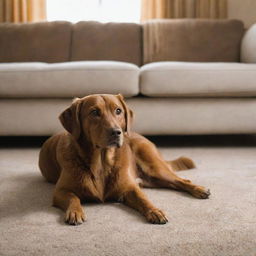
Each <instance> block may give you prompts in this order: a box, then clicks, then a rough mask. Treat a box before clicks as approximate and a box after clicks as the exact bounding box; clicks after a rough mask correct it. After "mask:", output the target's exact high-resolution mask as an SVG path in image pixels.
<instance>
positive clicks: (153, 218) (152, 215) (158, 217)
mask: <svg viewBox="0 0 256 256" xmlns="http://www.w3.org/2000/svg"><path fill="white" fill-rule="evenodd" d="M145 216H146V219H147V221H148V222H150V223H152V224H165V223H166V222H168V219H167V217H166V216H165V214H164V213H163V212H162V211H161V210H159V209H151V210H149V211H148V212H147V213H146V214H145Z"/></svg>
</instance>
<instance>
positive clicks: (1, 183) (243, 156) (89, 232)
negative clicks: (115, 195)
mask: <svg viewBox="0 0 256 256" xmlns="http://www.w3.org/2000/svg"><path fill="white" fill-rule="evenodd" d="M167 144H168V143H165V144H164V145H162V147H161V148H160V150H161V152H162V153H163V155H164V156H165V158H167V159H170V158H175V157H178V156H180V155H186V156H190V157H192V158H193V159H194V160H195V162H196V163H197V166H198V168H197V169H194V170H190V171H183V172H180V173H179V175H181V176H182V177H186V178H188V179H191V180H192V181H193V182H194V183H196V184H200V185H204V186H206V187H208V188H210V189H211V193H212V195H211V197H210V199H208V200H199V199H195V198H192V197H191V196H190V195H187V194H185V193H181V192H176V191H171V190H166V189H145V192H146V194H147V195H148V197H149V198H150V199H151V201H152V202H153V203H154V204H155V205H156V206H157V207H159V208H161V209H163V210H164V211H165V212H166V213H167V215H168V217H169V222H168V223H167V224H166V225H152V224H148V223H146V221H145V220H144V218H143V217H142V216H140V215H139V214H138V213H137V212H136V211H134V210H132V209H129V208H127V207H125V206H123V205H120V204H118V203H106V204H85V205H84V208H85V211H86V213H87V217H88V220H87V222H85V223H84V224H83V225H80V226H68V225H66V224H64V222H63V216H64V215H63V212H62V211H60V210H59V209H57V208H54V207H51V199H52V192H53V185H51V184H48V183H46V182H45V181H44V180H43V178H42V177H41V175H40V172H39V169H38V166H37V161H38V152H39V148H22V147H20V148H13V147H12V148H1V149H0V255H1V256H4V255H8V256H9V255H19V256H23V255H24V256H25V255H26V256H28V255H37V256H41V255H47V256H49V255H55V256H62V255H63V256H64V255H67V256H73V255H74V256H79V255H88V256H94V255H97V256H103V255H104V256H112V255H113V256H119V255H120V256H121V255H127V256H128V255H129V256H130V255H140V256H143V255H147V256H151V255H161V256H165V255H172V256H174V255H179V256H180V255H184V256H189V255H193V256H194V255H218V256H221V255H223V256H224V255H225V256H228V255H232V256H234V255H241V256H242V255H243V256H245V255H246V256H255V255H256V150H255V147H254V146H232V145H231V146H225V147H223V146H216V145H215V146H211V147H207V146H205V145H204V146H200V145H197V146H196V147H194V146H182V147H180V146H175V147H169V146H168V145H167Z"/></svg>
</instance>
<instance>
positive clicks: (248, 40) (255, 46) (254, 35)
mask: <svg viewBox="0 0 256 256" xmlns="http://www.w3.org/2000/svg"><path fill="white" fill-rule="evenodd" d="M241 62H244V63H256V24H254V25H252V26H251V27H250V28H249V29H248V30H247V31H246V33H245V34H244V36H243V38H242V43H241Z"/></svg>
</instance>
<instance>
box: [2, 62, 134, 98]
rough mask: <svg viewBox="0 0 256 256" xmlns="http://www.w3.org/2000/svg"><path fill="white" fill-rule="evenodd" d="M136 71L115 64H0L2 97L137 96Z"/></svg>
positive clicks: (128, 64) (120, 64)
mask: <svg viewBox="0 0 256 256" xmlns="http://www.w3.org/2000/svg"><path fill="white" fill-rule="evenodd" d="M138 79H139V68H138V67H137V66H136V65H134V64H130V63H125V62H115V61H77V62H63V63H54V64H47V63H40V62H32V63H2V64H0V97H1V98H33V97H34V98H37V97H40V98H41V97H43V98H51V97H52V98H56V97H57V98H60V97H81V96H85V95H89V94H94V93H111V94H115V93H122V94H123V95H124V96H126V97H130V96H134V95H137V94H138V90H139V85H138Z"/></svg>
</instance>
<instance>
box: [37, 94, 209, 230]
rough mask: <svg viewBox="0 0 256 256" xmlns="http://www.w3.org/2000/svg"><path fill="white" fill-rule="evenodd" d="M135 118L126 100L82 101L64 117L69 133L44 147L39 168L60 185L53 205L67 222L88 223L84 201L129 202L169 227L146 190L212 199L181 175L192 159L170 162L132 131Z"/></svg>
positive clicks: (102, 97)
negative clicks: (183, 192) (159, 188)
mask: <svg viewBox="0 0 256 256" xmlns="http://www.w3.org/2000/svg"><path fill="white" fill-rule="evenodd" d="M117 109H118V110H117ZM120 111H121V112H120ZM131 118H132V111H131V110H130V109H129V108H128V107H127V105H126V103H125V102H124V99H123V97H122V96H121V95H107V94H103V95H90V96H87V97H84V98H81V99H76V100H74V102H73V103H72V105H71V106H70V107H69V108H68V109H66V110H65V111H64V112H63V113H62V114H61V115H60V121H61V123H62V125H63V126H64V128H65V129H66V130H67V132H63V133H60V134H57V135H55V136H52V137H51V138H49V139H48V140H47V141H46V142H45V143H44V145H43V147H42V149H41V152H40V157H39V166H40V169H41V172H42V174H43V176H44V177H45V178H46V180H47V181H49V182H52V183H56V187H55V192H54V197H53V204H54V206H57V207H59V208H61V209H63V210H64V211H65V212H66V217H65V220H66V222H67V223H69V224H73V225H77V224H81V223H82V222H83V221H85V219H86V217H85V213H84V210H83V208H82V206H81V201H82V202H84V201H85V202H86V201H89V200H97V201H100V202H104V201H107V200H116V201H119V202H123V203H124V204H126V205H128V206H130V207H132V208H134V209H136V210H138V211H139V212H140V213H141V214H142V215H144V216H145V217H146V219H147V221H149V222H150V223H154V224H164V223H166V222H167V221H168V220H167V217H166V216H165V214H164V213H163V212H162V211H161V210H159V209H157V208H156V207H155V206H154V205H153V204H152V203H151V202H150V201H149V200H148V198H147V197H146V195H145V194H144V193H143V191H142V190H141V188H140V186H142V187H143V186H144V187H166V188H172V189H176V190H181V191H186V192H188V193H190V194H191V195H193V196H195V197H197V198H202V199H205V198H208V196H209V195H210V193H209V190H206V189H205V188H204V187H201V186H197V185H194V184H192V183H191V182H190V181H189V180H185V179H182V178H180V177H178V176H177V175H176V174H175V172H174V170H182V169H190V168H193V167H194V163H193V161H192V160H191V159H189V158H185V157H181V158H179V159H176V160H174V161H164V160H163V158H162V156H161V155H160V153H159V152H158V150H157V149H156V147H155V145H154V144H153V143H151V142H150V141H149V140H147V139H146V138H145V137H143V136H141V135H139V134H137V133H134V132H131V131H130V125H131Z"/></svg>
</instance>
